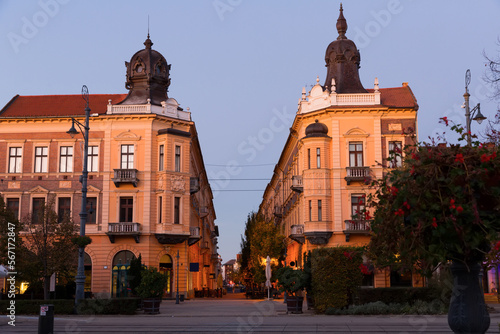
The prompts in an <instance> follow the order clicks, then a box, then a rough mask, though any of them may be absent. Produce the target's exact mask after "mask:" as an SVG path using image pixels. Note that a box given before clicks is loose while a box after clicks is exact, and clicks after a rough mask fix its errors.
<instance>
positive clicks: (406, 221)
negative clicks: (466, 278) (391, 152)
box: [368, 119, 500, 274]
mask: <svg viewBox="0 0 500 334" xmlns="http://www.w3.org/2000/svg"><path fill="white" fill-rule="evenodd" d="M444 122H445V123H448V122H449V121H448V120H447V119H445V120H444ZM454 127H455V129H457V128H459V127H456V126H455V125H454ZM497 152H498V147H497V146H494V145H480V144H479V143H474V145H472V146H471V147H469V146H465V147H464V146H458V145H447V144H439V145H436V144H434V143H431V144H428V143H422V144H417V145H413V146H407V147H405V148H404V152H403V154H402V158H403V166H402V167H401V168H397V169H393V170H391V171H389V172H388V173H387V174H385V176H384V177H383V178H382V179H379V180H375V181H374V182H373V184H372V185H373V186H374V187H375V192H374V193H373V194H372V195H371V196H370V197H369V200H368V202H369V205H370V206H371V207H372V209H373V212H374V217H373V221H372V223H371V229H372V238H371V241H370V244H369V246H368V251H369V253H370V255H371V257H372V258H373V259H374V260H375V262H376V264H377V265H378V266H386V265H393V264H400V265H402V266H405V267H407V268H413V267H415V266H418V267H420V269H422V272H423V273H424V274H430V273H431V272H432V270H433V269H434V268H435V266H436V265H437V264H439V263H440V262H444V261H447V260H452V261H459V262H462V263H466V264H469V263H474V262H478V261H483V260H484V259H485V256H486V254H487V253H488V251H489V250H490V248H491V245H494V244H495V242H496V241H497V240H498V239H499V238H498V235H499V234H498V232H499V231H500V158H499V157H498V154H497Z"/></svg>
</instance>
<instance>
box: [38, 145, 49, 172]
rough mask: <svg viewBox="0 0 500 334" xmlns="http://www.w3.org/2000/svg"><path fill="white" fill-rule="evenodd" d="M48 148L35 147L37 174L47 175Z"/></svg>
mask: <svg viewBox="0 0 500 334" xmlns="http://www.w3.org/2000/svg"><path fill="white" fill-rule="evenodd" d="M48 150H49V149H48V147H47V146H42V147H35V173H47V163H48V157H47V154H48Z"/></svg>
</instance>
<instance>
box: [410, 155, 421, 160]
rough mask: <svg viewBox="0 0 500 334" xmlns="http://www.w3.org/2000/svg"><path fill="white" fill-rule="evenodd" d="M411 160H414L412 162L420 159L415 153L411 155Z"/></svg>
mask: <svg viewBox="0 0 500 334" xmlns="http://www.w3.org/2000/svg"><path fill="white" fill-rule="evenodd" d="M411 158H412V159H414V160H420V157H419V156H418V155H417V154H415V153H412V154H411Z"/></svg>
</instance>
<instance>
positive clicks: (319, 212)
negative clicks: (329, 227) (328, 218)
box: [318, 199, 323, 222]
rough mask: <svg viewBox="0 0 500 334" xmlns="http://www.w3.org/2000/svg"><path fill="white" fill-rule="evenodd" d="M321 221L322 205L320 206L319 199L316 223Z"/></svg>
mask: <svg viewBox="0 0 500 334" xmlns="http://www.w3.org/2000/svg"><path fill="white" fill-rule="evenodd" d="M322 220H323V208H322V204H321V200H320V199H319V200H318V221H319V222H320V221H322Z"/></svg>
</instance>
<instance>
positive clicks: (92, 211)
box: [86, 197, 97, 224]
mask: <svg viewBox="0 0 500 334" xmlns="http://www.w3.org/2000/svg"><path fill="white" fill-rule="evenodd" d="M86 209H87V224H95V223H97V197H87V207H86Z"/></svg>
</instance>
